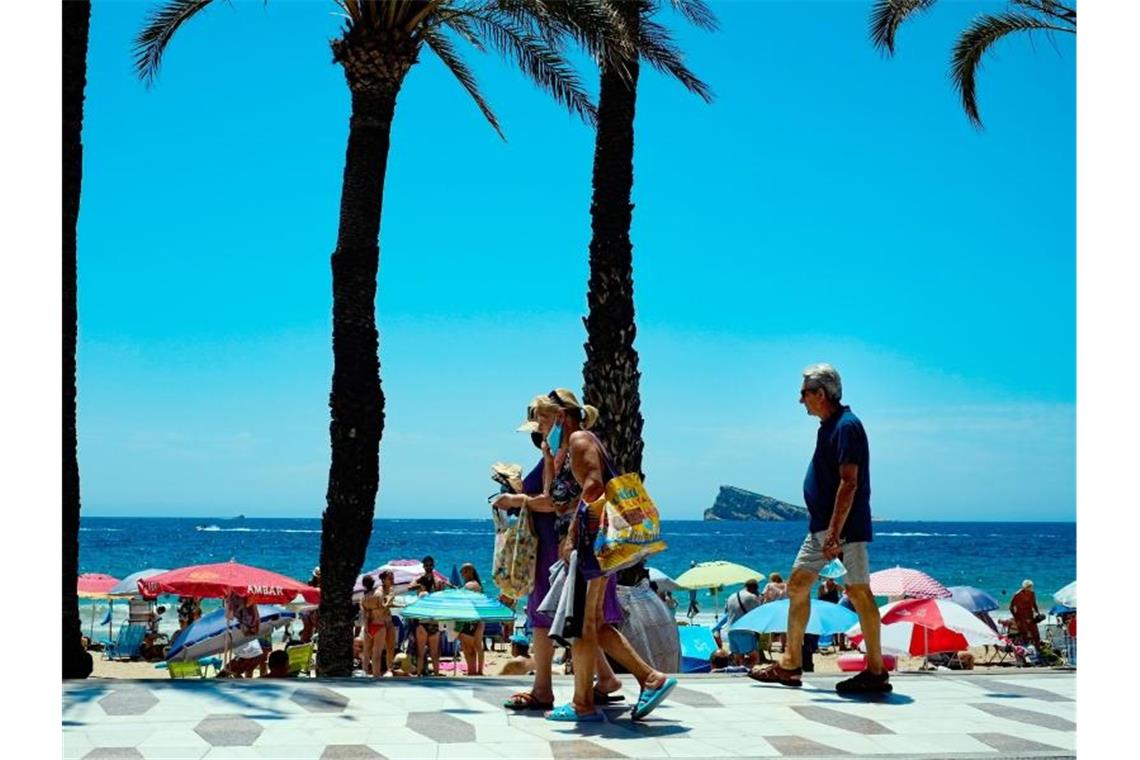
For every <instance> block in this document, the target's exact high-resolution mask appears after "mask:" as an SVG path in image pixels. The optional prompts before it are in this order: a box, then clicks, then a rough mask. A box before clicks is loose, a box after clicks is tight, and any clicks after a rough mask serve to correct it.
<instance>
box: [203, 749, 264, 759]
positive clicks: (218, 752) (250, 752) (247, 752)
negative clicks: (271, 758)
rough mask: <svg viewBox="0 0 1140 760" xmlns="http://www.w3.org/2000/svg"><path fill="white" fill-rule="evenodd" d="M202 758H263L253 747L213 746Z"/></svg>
mask: <svg viewBox="0 0 1140 760" xmlns="http://www.w3.org/2000/svg"><path fill="white" fill-rule="evenodd" d="M202 760H265V758H264V756H262V755H259V754H257V750H255V749H254V748H253V747H214V748H213V749H211V750H210V751H209V752H207V753H206V754H205V755H203V756H202Z"/></svg>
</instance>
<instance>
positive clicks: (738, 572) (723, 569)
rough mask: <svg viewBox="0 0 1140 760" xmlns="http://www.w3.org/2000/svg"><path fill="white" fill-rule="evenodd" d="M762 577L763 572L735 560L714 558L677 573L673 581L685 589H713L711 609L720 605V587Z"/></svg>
mask: <svg viewBox="0 0 1140 760" xmlns="http://www.w3.org/2000/svg"><path fill="white" fill-rule="evenodd" d="M763 577H764V573H762V572H760V571H759V570H753V569H752V568H750V567H745V566H744V565H738V564H736V563H735V562H725V561H724V560H714V561H712V562H699V563H697V564H696V565H694V566H692V567H690V568H689V569H688V570H686V571H685V572H683V573H681V574H680V575H678V576H677V578H676V579H675V580H674V583H676V584H677V585H678V586H680V587H681V588H687V589H698V588H711V589H713V591H714V592H715V593H716V599H715V601H714V602H713V609H714V610H716V609H717V608H718V607H719V606H720V589H721V588H722V587H724V586H731V585H733V584H736V583H744V582H746V581H749V580H757V581H758V580H760V579H761V578H763Z"/></svg>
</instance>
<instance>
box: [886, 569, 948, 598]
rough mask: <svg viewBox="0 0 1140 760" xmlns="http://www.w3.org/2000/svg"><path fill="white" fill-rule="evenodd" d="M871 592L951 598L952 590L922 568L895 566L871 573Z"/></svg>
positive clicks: (916, 596) (915, 596)
mask: <svg viewBox="0 0 1140 760" xmlns="http://www.w3.org/2000/svg"><path fill="white" fill-rule="evenodd" d="M871 593H872V594H874V595H875V596H903V597H908V598H911V599H949V598H950V591H949V590H948V589H947V588H946V587H945V586H943V585H942V584H941V583H939V582H938V581H936V580H934V579H933V578H931V577H930V576H929V575H927V574H926V573H924V572H922V571H921V570H914V569H912V568H909V567H893V568H891V569H889V570H879V571H878V572H874V573H871Z"/></svg>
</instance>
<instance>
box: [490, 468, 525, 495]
mask: <svg viewBox="0 0 1140 760" xmlns="http://www.w3.org/2000/svg"><path fill="white" fill-rule="evenodd" d="M491 480H493V481H495V482H496V483H502V484H503V485H507V486H510V487H511V490H513V491H514V492H515V493H522V490H523V482H522V465H518V464H507V463H506V462H495V463H494V464H493V465H491Z"/></svg>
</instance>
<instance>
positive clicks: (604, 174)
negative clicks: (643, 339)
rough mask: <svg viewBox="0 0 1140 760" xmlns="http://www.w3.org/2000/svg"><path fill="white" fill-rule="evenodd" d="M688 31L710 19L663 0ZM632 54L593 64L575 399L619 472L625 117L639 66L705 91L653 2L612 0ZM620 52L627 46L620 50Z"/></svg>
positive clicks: (625, 330)
mask: <svg viewBox="0 0 1140 760" xmlns="http://www.w3.org/2000/svg"><path fill="white" fill-rule="evenodd" d="M671 4H672V5H673V7H674V8H675V9H676V10H677V11H678V12H680V13H681V15H682V16H684V18H686V19H687V20H688V21H689V22H691V23H693V24H694V25H696V26H698V27H700V28H702V29H708V30H712V29H715V28H716V17H715V16H714V15H713V14H712V12H711V11H710V10H709V9H708V7H707V6H706V5H705V4H704V3H703V2H702V0H671ZM613 7H614V8H615V9H616V11H617V13H618V15H619V19H620V25H621V27H622V29H623V30H624V32H625V34H626V36H627V37H628V38H629V39H631V40H635V41H636V45H635V48H636V51H637V54H636V55H627V56H625V57H620V56H616V55H611V56H609V57H607V58H604V59H603V60H602V61H601V63H600V68H601V88H600V90H599V95H598V122H597V137H596V140H595V143H594V173H593V198H592V201H591V203H590V226H591V229H592V233H593V234H592V236H591V238H590V278H589V282H588V285H587V288H588V292H587V303H588V305H589V313H588V314H587V315H586V318H585V319H584V320H583V321H584V322H585V325H586V345H585V349H586V361H585V364H584V366H583V368H582V375H583V396H584V397H585V398H586V399H587V400H588V401H590V402H591V403H594V404H597V405H598V406H600V407H601V412H602V414H601V417H600V419H599V422H598V428H597V430H598V434H599V436H600V437H601V438H602V440H604V441H605V442H606V444H607V446H608V448H609V452H610V456H611V457H612V458H613V460H614V466H615V467H617V468H618V469H619V470H620V471H621V472H641V458H642V452H643V450H644V448H645V443H644V441H643V440H642V437H641V430H642V426H643V424H644V419H643V418H642V416H641V393H640V390H639V383H640V378H641V373H640V371H638V368H637V363H638V357H637V350H636V349H635V348H634V347H633V340H634V338H635V337H636V335H637V327H636V325H635V323H634V307H633V244H632V243H631V242H630V237H629V230H630V225H631V224H632V222H633V204H632V203H631V201H630V197H631V194H632V192H633V119H634V111H635V109H636V106H637V80H638V76H639V73H640V60H641V59H645V60H646V61H647V62H648V63H649V64H650V65H652V66H653V67H654V68H656V69H658V70H660V71H662V72H664V73H666V74H668V75H670V76H672V77H675V78H676V79H677V80H678V81H680V82H681V84H682V85H684V86H685V87H686V88H687V89H688V90H690V91H691V92H694V93H696V94H697V95H698V96H700V97H701V98H703V99H704V100H705V101H706V102H709V101H711V100H712V93H711V92H710V91H709V88H708V86H707V85H706V84H705V83H704V82H702V81H701V80H699V79H697V78H696V76H694V75H693V74H692V72H690V71H689V70H688V69H687V68H686V67H685V64H684V61H683V59H682V54H681V51H680V50H679V49H678V47H677V46H676V45H675V44H674V43H673V41H672V40H671V39H670V36H669V32H668V30H666V29H665V27H663V26H662V25H661V24H659V23H658V22H657V21H655V20H654V18H653V17H654V15H655V14H656V13H657V12H658V11H659V10H660V2H658V0H616V2H614V6H613ZM627 49H628V48H627Z"/></svg>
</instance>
